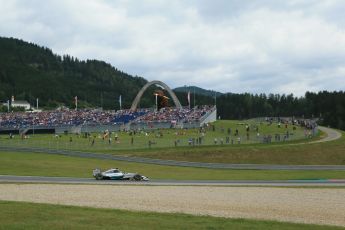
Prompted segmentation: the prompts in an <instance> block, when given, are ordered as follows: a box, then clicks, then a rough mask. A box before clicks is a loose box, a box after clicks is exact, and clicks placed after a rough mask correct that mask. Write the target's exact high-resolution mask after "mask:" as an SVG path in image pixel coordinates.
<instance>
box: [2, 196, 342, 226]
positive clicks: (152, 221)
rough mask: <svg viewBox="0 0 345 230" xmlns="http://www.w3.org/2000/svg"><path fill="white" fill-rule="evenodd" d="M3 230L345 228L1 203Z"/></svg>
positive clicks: (10, 202)
mask: <svg viewBox="0 0 345 230" xmlns="http://www.w3.org/2000/svg"><path fill="white" fill-rule="evenodd" d="M0 209H1V212H0V229H4V230H5V229H6V230H11V229H29V230H30V229H33V230H36V229H83V230H84V229H92V230H94V229H127V230H129V229H265V230H270V229H281V230H285V229H286V230H289V229H312V230H318V229H342V228H340V227H334V226H319V225H309V224H293V223H283V222H276V221H262V220H247V219H227V218H218V217H210V216H193V215H187V214H167V213H152V212H135V211H123V210H113V209H99V208H86V207H74V206H65V205H48V204H34V203H26V202H12V201H0Z"/></svg>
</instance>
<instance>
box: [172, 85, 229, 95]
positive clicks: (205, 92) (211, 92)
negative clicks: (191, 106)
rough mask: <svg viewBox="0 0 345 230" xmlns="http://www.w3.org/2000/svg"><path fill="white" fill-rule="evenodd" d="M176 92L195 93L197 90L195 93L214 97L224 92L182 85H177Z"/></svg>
mask: <svg viewBox="0 0 345 230" xmlns="http://www.w3.org/2000/svg"><path fill="white" fill-rule="evenodd" d="M174 91H175V92H182V93H188V92H190V93H191V94H193V93H194V92H195V94H198V95H203V96H207V97H214V96H217V97H219V96H221V95H222V94H223V93H220V92H217V91H214V90H207V89H203V88H200V87H197V86H182V87H177V88H175V89H174Z"/></svg>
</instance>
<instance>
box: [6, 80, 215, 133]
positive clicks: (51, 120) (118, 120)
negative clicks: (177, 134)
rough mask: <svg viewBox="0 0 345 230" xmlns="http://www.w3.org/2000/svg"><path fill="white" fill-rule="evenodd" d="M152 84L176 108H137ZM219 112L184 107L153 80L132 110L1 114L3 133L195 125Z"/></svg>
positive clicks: (185, 126) (204, 108)
mask: <svg viewBox="0 0 345 230" xmlns="http://www.w3.org/2000/svg"><path fill="white" fill-rule="evenodd" d="M152 84H159V85H162V86H164V87H165V88H166V89H167V90H168V92H169V94H170V95H171V97H172V98H173V99H174V103H175V105H176V107H165V108H162V109H160V110H158V111H157V110H154V109H137V108H136V107H137V104H138V102H139V101H140V99H141V96H142V94H143V92H144V91H145V90H146V89H147V88H148V86H150V85H152ZM216 114H217V110H216V107H215V106H206V105H205V106H195V107H194V108H189V107H182V106H181V104H180V102H179V101H178V99H177V97H176V95H175V94H174V92H173V91H171V90H170V89H169V88H168V87H167V85H165V84H164V83H162V82H160V81H153V82H149V83H148V84H147V85H145V86H144V87H143V89H142V90H141V91H140V92H139V93H138V96H137V97H136V98H135V100H134V101H133V105H132V107H131V109H127V110H126V109H124V110H118V111H103V110H99V109H81V110H69V109H66V108H65V109H57V110H52V111H42V112H11V113H0V133H20V134H30V133H82V132H101V131H104V130H108V131H118V130H125V129H126V130H136V129H158V128H196V127H200V126H202V125H203V124H204V123H207V122H212V121H215V120H216Z"/></svg>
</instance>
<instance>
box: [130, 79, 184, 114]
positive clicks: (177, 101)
mask: <svg viewBox="0 0 345 230" xmlns="http://www.w3.org/2000/svg"><path fill="white" fill-rule="evenodd" d="M151 85H160V86H162V87H163V88H164V89H165V90H166V91H168V93H169V95H170V97H171V98H172V99H173V101H174V103H175V106H176V108H178V109H182V106H181V103H180V101H179V100H178V98H177V97H176V94H175V93H174V92H173V91H172V90H171V89H170V88H169V86H167V85H166V84H165V83H164V82H161V81H157V80H155V81H150V82H148V83H146V85H144V86H143V88H141V90H140V91H139V93H138V94H137V96H136V97H135V99H134V101H133V103H132V106H131V110H132V111H135V110H136V109H137V106H138V104H139V102H140V99H141V97H142V96H143V94H144V92H145V91H146V90H147V88H148V87H150V86H151Z"/></svg>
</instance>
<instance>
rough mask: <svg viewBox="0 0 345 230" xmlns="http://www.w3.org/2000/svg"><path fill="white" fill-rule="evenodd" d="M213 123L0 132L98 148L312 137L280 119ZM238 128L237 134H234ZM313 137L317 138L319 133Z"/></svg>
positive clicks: (32, 142) (0, 140) (2, 138)
mask: <svg viewBox="0 0 345 230" xmlns="http://www.w3.org/2000/svg"><path fill="white" fill-rule="evenodd" d="M247 125H248V126H249V129H250V131H249V132H248V135H247V131H246V126H247ZM214 127H215V128H214V129H213V127H212V125H210V126H209V127H206V128H205V134H204V135H203V134H201V133H200V130H199V129H161V130H152V131H143V130H142V131H138V132H136V133H135V134H133V133H130V132H125V131H121V132H113V133H111V134H110V135H109V136H110V138H111V139H110V138H109V136H107V137H105V138H103V137H104V134H103V133H92V134H91V136H90V137H85V136H84V135H82V134H81V135H75V134H67V135H65V134H61V135H58V136H56V135H55V134H33V135H29V136H28V138H26V139H23V138H21V137H20V136H19V135H15V136H14V138H12V139H10V138H9V135H0V144H1V145H4V146H14V147H41V148H50V149H70V150H87V151H96V152H97V151H98V152H99V151H113V150H138V149H155V148H156V149H157V148H169V147H170V148H173V147H193V146H194V147H195V146H236V145H248V144H262V142H263V137H264V136H268V135H271V136H272V139H271V140H272V143H287V142H289V143H291V142H294V141H306V140H309V138H306V137H305V131H304V129H303V128H301V127H299V126H295V129H294V128H293V126H292V125H287V127H285V125H284V124H281V125H280V127H279V126H278V124H277V123H272V124H271V125H270V124H269V123H267V122H258V121H255V120H246V121H217V122H215V123H214ZM256 128H257V129H256ZM236 129H237V130H238V135H235V133H236ZM258 133H259V134H258ZM287 133H289V135H288V136H289V138H284V137H285V136H286V134H287ZM275 135H279V136H280V140H276V139H275ZM116 137H117V138H116ZM199 137H202V141H201V144H200V143H199ZM313 138H314V139H315V138H318V134H316V135H315V136H314V137H313ZM116 139H117V140H116ZM193 139H194V141H193ZM227 139H228V141H227ZM93 140H94V143H93ZM109 140H110V141H109ZM215 140H216V141H215ZM149 143H151V144H149Z"/></svg>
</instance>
